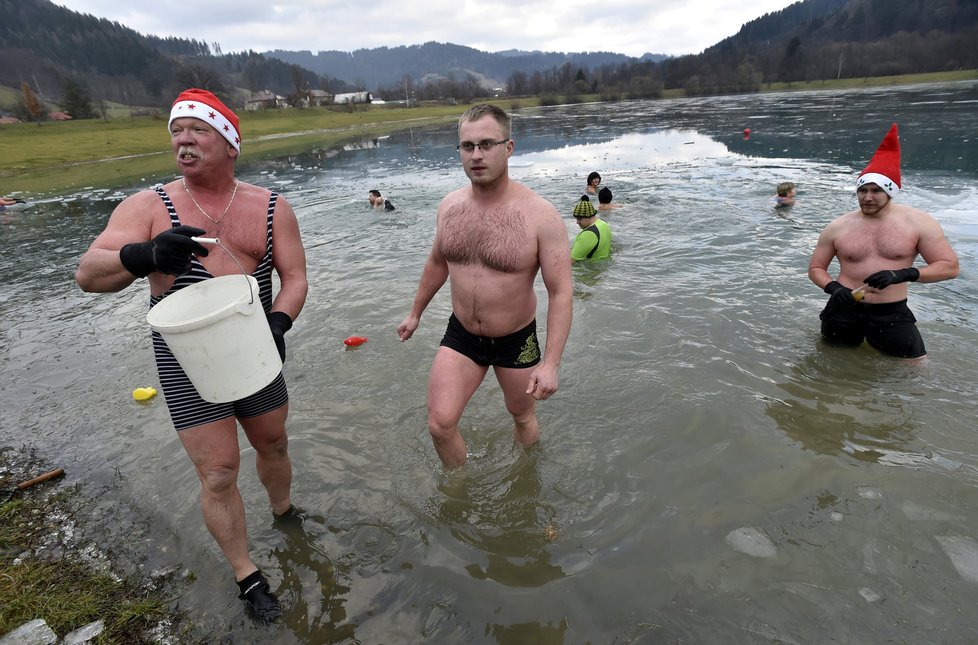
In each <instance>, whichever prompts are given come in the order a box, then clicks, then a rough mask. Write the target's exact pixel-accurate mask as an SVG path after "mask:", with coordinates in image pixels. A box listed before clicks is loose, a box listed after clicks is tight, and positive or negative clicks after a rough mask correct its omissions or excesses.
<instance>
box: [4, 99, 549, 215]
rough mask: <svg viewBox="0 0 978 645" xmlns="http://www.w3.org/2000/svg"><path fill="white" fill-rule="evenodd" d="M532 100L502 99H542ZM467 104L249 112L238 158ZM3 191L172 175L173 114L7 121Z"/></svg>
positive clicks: (380, 130)
mask: <svg viewBox="0 0 978 645" xmlns="http://www.w3.org/2000/svg"><path fill="white" fill-rule="evenodd" d="M535 104H536V103H535V101H534V100H533V99H513V100H507V101H506V102H505V103H504V104H503V106H504V107H505V108H512V107H515V106H517V105H519V106H526V105H535ZM465 107H466V106H464V105H435V106H423V107H416V108H396V107H381V106H373V107H363V106H361V107H360V108H359V109H357V110H352V111H351V110H345V109H344V110H340V109H331V108H312V109H305V110H291V109H290V110H274V111H273V110H268V111H262V112H243V113H241V114H240V115H239V117H240V119H241V131H242V134H243V139H244V140H243V142H242V156H241V158H240V161H239V164H241V165H246V164H248V163H249V162H250V161H255V160H258V159H265V158H269V157H275V156H282V155H285V154H288V153H290V152H298V151H302V150H309V149H310V148H313V147H326V146H331V145H336V144H340V143H342V142H345V141H349V140H354V139H358V138H361V137H363V136H365V135H368V134H369V135H371V136H380V135H383V134H389V133H390V132H393V131H396V130H399V129H404V128H407V127H410V126H412V125H426V124H433V123H441V122H450V121H451V120H453V119H455V118H457V117H458V115H459V114H460V113H461V112H462V111H463V110H464V109H465ZM0 137H2V140H3V147H4V154H3V155H2V157H0V194H2V193H10V192H14V191H17V193H18V194H19V195H20V196H24V195H25V194H35V195H38V194H41V195H54V194H61V193H65V192H69V191H71V190H75V189H78V188H80V187H87V186H94V187H120V186H126V185H131V184H132V183H135V182H145V181H147V180H149V179H152V178H162V177H167V176H170V175H171V174H172V173H173V172H174V170H175V165H174V162H173V157H172V153H171V152H170V148H169V137H168V136H167V133H166V117H165V116H164V115H162V114H157V115H154V116H151V117H138V118H133V119H130V118H121V119H112V120H109V121H102V120H95V119H92V120H85V121H49V122H43V123H41V124H36V123H18V124H12V125H3V126H0Z"/></svg>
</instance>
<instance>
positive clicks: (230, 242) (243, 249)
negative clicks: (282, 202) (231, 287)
mask: <svg viewBox="0 0 978 645" xmlns="http://www.w3.org/2000/svg"><path fill="white" fill-rule="evenodd" d="M174 206H175V207H176V208H177V213H178V217H179V218H180V223H181V224H186V225H189V226H196V227H197V228H202V229H204V231H205V233H204V235H203V237H212V238H217V239H219V240H220V245H216V244H205V246H206V247H207V249H208V250H209V251H210V253H209V254H208V255H207V257H205V258H200V260H201V263H202V264H203V265H204V267H205V268H206V269H207V270H208V271H209V272H210V273H211V274H213V275H223V274H226V273H233V272H240V271H241V268H243V269H244V270H245V271H246V272H248V273H250V272H252V271H254V269H255V268H256V267H257V266H258V263H259V262H260V261H261V259H262V258H263V257H264V256H265V252H266V247H267V241H268V219H267V212H266V209H265V208H264V204H262V205H259V204H244V203H242V204H241V205H240V206H239V205H235V206H234V207H232V208H231V209H230V210H229V211H228V213H227V214H226V215H225V216H224V217H222V218H219V220H218V221H216V222H215V221H213V220H212V219H211V218H209V217H207V216H205V215H204V214H203V213H201V212H199V210H198V209H197V208H196V206H195V205H194V204H193V203H188V204H186V205H185V204H182V203H181V204H179V205H178V204H174ZM187 206H189V208H188V207H187ZM215 219H217V218H215ZM222 247H223V248H222ZM229 253H230V255H229ZM232 255H233V257H234V259H232V258H231V256H232ZM235 260H237V262H238V263H240V264H241V268H239V267H238V266H237V264H236V263H235Z"/></svg>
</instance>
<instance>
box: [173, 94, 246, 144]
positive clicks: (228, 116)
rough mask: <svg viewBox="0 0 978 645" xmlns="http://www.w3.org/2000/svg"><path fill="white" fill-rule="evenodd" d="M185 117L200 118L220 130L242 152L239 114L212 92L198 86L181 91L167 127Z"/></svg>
mask: <svg viewBox="0 0 978 645" xmlns="http://www.w3.org/2000/svg"><path fill="white" fill-rule="evenodd" d="M185 117H190V118H192V119H200V120H201V121H203V122H204V123H206V124H208V125H209V126H211V127H212V128H214V129H215V130H217V131H218V132H220V133H221V136H223V137H224V138H225V139H227V140H228V143H230V144H231V145H232V146H234V149H235V150H237V151H238V152H241V130H240V129H239V128H238V115H237V114H235V113H234V112H232V111H231V109H230V108H229V107H228V106H226V105H224V104H223V103H221V99H219V98H217V97H216V96H214V95H213V94H212V93H210V92H208V91H207V90H200V89H197V88H196V87H192V88H190V89H189V90H184V91H183V92H180V96H178V97H177V100H175V101H174V102H173V107H172V108H170V120H169V121H167V123H166V127H167V128H169V127H170V125H171V124H172V123H173V121H174V119H181V118H185Z"/></svg>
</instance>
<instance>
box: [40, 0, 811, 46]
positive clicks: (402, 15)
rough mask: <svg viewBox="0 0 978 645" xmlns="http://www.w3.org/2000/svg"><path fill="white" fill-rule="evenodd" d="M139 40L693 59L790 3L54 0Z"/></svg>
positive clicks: (755, 0)
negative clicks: (438, 46)
mask: <svg viewBox="0 0 978 645" xmlns="http://www.w3.org/2000/svg"><path fill="white" fill-rule="evenodd" d="M54 1H55V3H56V4H60V5H62V6H65V7H68V8H69V9H72V10H73V11H78V12H81V13H88V14H91V15H93V16H95V17H97V18H107V19H109V20H114V21H116V22H119V23H121V24H123V25H125V26H127V27H130V28H132V29H135V30H136V31H138V32H141V33H144V34H155V35H157V36H164V37H165V36H176V37H180V38H192V39H196V40H200V41H204V42H206V43H208V44H210V45H212V46H213V44H214V43H218V44H220V46H221V49H222V50H223V51H224V53H228V52H237V51H244V50H248V49H253V50H254V51H257V52H263V51H268V50H270V49H291V50H302V49H308V50H310V51H312V52H318V51H323V50H333V49H335V50H339V51H353V50H356V49H373V48H375V47H383V46H387V47H396V46H399V45H421V44H423V43H426V42H429V41H436V42H440V43H453V44H456V45H466V46H468V47H473V48H475V49H478V50H481V51H487V52H496V51H502V50H505V49H522V50H527V51H532V50H540V51H555V52H588V51H610V52H615V53H619V54H626V55H629V56H641V55H642V54H644V53H646V52H650V53H653V54H670V55H681V54H698V53H700V52H701V51H703V50H704V49H706V48H707V47H709V46H711V45H713V44H715V43H717V42H719V41H720V40H723V39H724V38H726V37H727V36H732V35H734V34H735V33H737V32H738V31H739V30H740V27H741V26H742V25H743V24H744V23H746V22H749V21H751V20H753V19H755V18H759V17H761V16H763V15H764V14H765V13H769V12H772V11H777V10H779V9H783V8H785V7H787V6H788V5H790V4H792V2H791V1H790V0H614V1H612V2H604V3H602V2H593V1H590V0H564V1H563V2H560V1H555V0H500V1H498V2H473V1H471V0H463V1H462V2H459V0H424V1H423V2H421V1H419V0H415V1H414V2H404V1H403V0H206V1H205V2H186V0H124V1H121V2H120V0H54Z"/></svg>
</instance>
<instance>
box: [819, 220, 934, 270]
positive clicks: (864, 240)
mask: <svg viewBox="0 0 978 645" xmlns="http://www.w3.org/2000/svg"><path fill="white" fill-rule="evenodd" d="M918 241H919V240H918V234H917V232H916V230H914V229H913V228H912V227H911V226H909V225H907V224H906V223H903V222H860V223H858V224H856V225H854V226H852V227H851V228H849V229H848V230H847V231H845V233H844V234H843V235H840V236H839V237H838V238H837V240H836V250H837V253H838V255H839V257H840V259H842V260H848V261H850V262H861V261H866V260H873V259H877V258H880V259H885V260H894V261H896V260H907V259H910V260H912V259H913V258H914V257H915V256H916V255H917V243H918Z"/></svg>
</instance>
